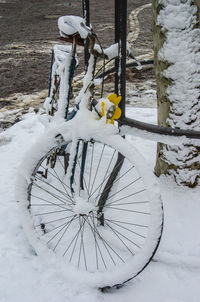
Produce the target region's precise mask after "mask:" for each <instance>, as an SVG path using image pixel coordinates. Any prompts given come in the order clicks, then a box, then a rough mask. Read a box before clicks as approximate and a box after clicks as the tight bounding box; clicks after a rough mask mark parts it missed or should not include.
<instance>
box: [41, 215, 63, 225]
mask: <svg viewBox="0 0 200 302" xmlns="http://www.w3.org/2000/svg"><path fill="white" fill-rule="evenodd" d="M67 218H69V217H68V216H67V217H63V218H58V219H54V220H50V221H47V222H45V225H47V224H49V223H53V222H57V221H60V220H64V219H67ZM40 225H41V224H39V225H36V226H35V227H38V226H40Z"/></svg>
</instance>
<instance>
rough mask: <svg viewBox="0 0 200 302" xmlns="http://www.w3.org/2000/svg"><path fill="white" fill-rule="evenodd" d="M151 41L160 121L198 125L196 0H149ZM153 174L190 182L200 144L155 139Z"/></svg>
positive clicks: (199, 168) (198, 172)
mask: <svg viewBox="0 0 200 302" xmlns="http://www.w3.org/2000/svg"><path fill="white" fill-rule="evenodd" d="M153 40H154V59H155V72H156V81H157V105H158V124H159V125H160V126H165V127H173V128H182V129H190V130H192V129H193V130H200V1H199V0H176V1H174V0H153ZM155 173H156V175H157V176H160V175H161V174H168V175H173V177H174V178H175V180H176V182H177V183H178V184H183V185H187V186H190V187H194V186H195V185H197V183H198V180H199V178H200V148H199V147H195V146H193V145H192V144H188V145H181V146H179V147H177V146H169V145H164V144H162V143H158V145H157V159H156V166H155Z"/></svg>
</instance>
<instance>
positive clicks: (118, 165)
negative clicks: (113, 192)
mask: <svg viewBox="0 0 200 302" xmlns="http://www.w3.org/2000/svg"><path fill="white" fill-rule="evenodd" d="M122 162H123V160H121V161H120V162H119V163H118V164H117V166H116V167H115V169H118V168H119V167H120V165H121V164H122ZM109 177H110V174H108V176H107V177H106V178H105V179H104V181H103V182H105V181H106V180H107V179H108V178H109ZM116 181H117V180H115V182H116ZM113 183H114V182H113ZM102 184H103V183H101V184H100V185H99V186H98V187H97V188H96V189H95V190H94V191H93V192H92V194H91V195H90V197H91V196H93V195H94V193H96V191H97V190H98V189H99V187H100V186H102ZM109 188H110V186H109ZM109 188H107V190H108V189H109ZM100 195H101V193H100V194H98V195H97V196H96V198H97V197H98V196H100Z"/></svg>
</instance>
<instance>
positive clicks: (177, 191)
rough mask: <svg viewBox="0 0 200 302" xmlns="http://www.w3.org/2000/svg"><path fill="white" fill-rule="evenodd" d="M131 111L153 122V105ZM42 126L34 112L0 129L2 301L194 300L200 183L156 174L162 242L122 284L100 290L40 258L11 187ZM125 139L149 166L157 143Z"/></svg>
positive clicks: (198, 275) (199, 277)
mask: <svg viewBox="0 0 200 302" xmlns="http://www.w3.org/2000/svg"><path fill="white" fill-rule="evenodd" d="M129 115H131V116H132V117H134V118H140V119H142V120H143V121H146V122H152V123H155V122H156V110H155V109H149V108H145V109H144V108H133V109H129ZM42 131H43V126H42V125H41V124H40V123H39V121H38V118H37V115H35V114H33V113H30V114H27V115H26V116H25V119H24V120H23V121H21V122H19V123H17V124H15V125H14V126H13V127H11V128H9V129H8V130H6V131H5V132H3V133H1V134H0V167H1V169H0V179H1V184H0V190H1V208H0V247H1V248H0V268H1V270H0V301H1V302H13V301H14V302H18V301H19V302H25V301H29V302H33V301H34V302H35V301H39V302H44V301H48V302H54V301H55V302H57V301H59V302H64V301H65V302H66V301H73V302H78V301H81V302H83V301H88V302H90V301H91V302H95V301H106V302H107V301H108V302H112V301H115V302H118V301H136V302H138V301H140V302H160V301H162V302H198V301H199V296H200V289H199V283H200V260H199V259H200V236H199V234H198V232H199V229H200V220H199V213H200V203H199V193H200V189H199V187H198V188H196V189H187V188H182V187H178V186H176V184H175V183H174V182H173V181H172V180H170V179H168V178H165V177H162V178H161V179H159V186H160V191H161V195H162V201H163V205H164V212H165V224H164V232H163V236H162V240H161V244H160V247H159V249H158V251H157V253H156V255H155V257H154V261H153V262H151V264H150V265H149V266H148V267H147V268H146V269H145V270H144V272H143V273H142V274H140V275H139V276H138V277H137V278H135V279H134V280H132V281H130V282H129V283H127V284H126V285H125V286H124V287H123V288H121V289H119V290H112V291H110V292H108V293H101V292H100V291H98V290H97V289H95V288H89V287H87V286H85V285H81V284H75V283H72V281H70V277H66V276H63V275H62V274H61V273H60V271H59V270H58V268H57V267H55V266H52V265H51V263H49V262H48V259H46V261H41V259H40V258H39V257H37V256H36V255H35V254H34V251H33V249H32V247H31V246H30V245H29V243H28V240H27V238H26V236H25V234H24V231H23V229H22V227H21V221H20V213H19V209H18V206H17V202H16V200H15V196H14V187H15V182H16V174H17V171H18V167H19V164H20V162H21V160H22V158H23V156H24V153H25V152H26V150H28V149H29V148H30V145H31V144H32V143H33V142H34V141H35V139H36V138H37V136H38V134H39V133H41V132H42ZM129 139H130V140H131V141H132V142H133V143H134V145H135V147H136V148H138V150H140V151H141V152H142V154H143V156H144V157H145V158H146V160H147V162H148V165H149V167H148V168H150V169H153V167H154V164H155V154H156V143H155V142H151V141H147V140H143V139H140V138H138V137H136V138H134V137H129Z"/></svg>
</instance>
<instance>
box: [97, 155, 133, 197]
mask: <svg viewBox="0 0 200 302" xmlns="http://www.w3.org/2000/svg"><path fill="white" fill-rule="evenodd" d="M122 162H123V160H121V162H120V163H122ZM119 166H120V165H117V167H119ZM117 167H116V168H117ZM133 168H134V166H132V167H131V168H130V169H128V170H127V171H126V172H125V173H124V174H122V175H121V176H120V177H118V178H117V179H115V180H114V181H113V182H112V184H111V185H109V186H108V187H107V188H106V189H105V190H104V192H106V191H108V190H110V188H111V187H112V186H113V185H114V184H115V183H116V182H118V181H119V180H120V179H121V178H122V177H123V176H124V175H126V174H127V173H128V172H129V171H130V170H131V169H133ZM109 176H110V175H109ZM133 183H134V182H133ZM131 184H132V183H131ZM124 188H125V187H124ZM124 188H123V189H124ZM119 192H120V191H118V192H116V194H117V193H119ZM100 195H101V193H100V194H98V195H97V196H96V198H95V200H97V199H98V197H99V196H100ZM112 196H113V195H112ZM112 196H110V197H112ZM108 199H109V198H107V200H108Z"/></svg>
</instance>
